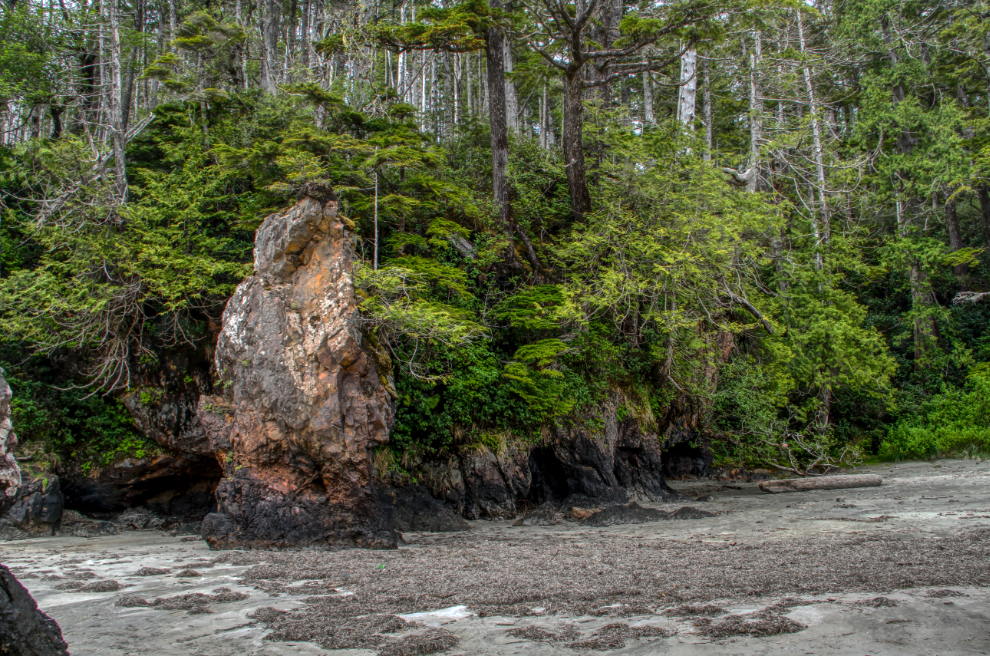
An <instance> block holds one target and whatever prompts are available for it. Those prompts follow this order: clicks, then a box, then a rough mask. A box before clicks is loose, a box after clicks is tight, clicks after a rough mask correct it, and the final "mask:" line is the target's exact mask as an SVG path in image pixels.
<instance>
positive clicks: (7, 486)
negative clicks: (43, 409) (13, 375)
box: [0, 371, 21, 516]
mask: <svg viewBox="0 0 990 656" xmlns="http://www.w3.org/2000/svg"><path fill="white" fill-rule="evenodd" d="M12 398H13V393H12V392H11V391H10V385H8V384H7V381H6V380H4V378H3V372H2V371H0V516H2V515H3V514H4V513H5V512H6V511H7V510H8V509H9V508H10V506H11V505H13V503H14V498H15V497H16V496H17V491H18V490H19V489H20V487H21V470H20V468H19V467H18V466H17V460H16V459H15V458H14V449H16V448H17V436H16V435H15V434H14V426H13V424H12V423H11V421H10V400H11V399H12Z"/></svg>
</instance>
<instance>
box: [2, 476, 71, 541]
mask: <svg viewBox="0 0 990 656" xmlns="http://www.w3.org/2000/svg"><path fill="white" fill-rule="evenodd" d="M64 508H65V497H64V496H63V495H62V487H61V484H60V482H59V478H58V476H50V477H48V478H36V479H33V480H30V481H26V482H25V483H23V484H22V485H21V488H20V490H19V491H18V493H17V496H16V497H15V499H14V504H13V505H12V506H11V507H10V510H8V511H7V514H6V515H5V516H4V518H3V520H0V521H2V522H4V523H8V522H9V524H10V525H12V526H13V527H15V528H16V529H18V530H19V531H22V532H24V533H26V534H28V535H54V534H55V531H57V530H58V528H59V526H61V524H62V510H63V509H64Z"/></svg>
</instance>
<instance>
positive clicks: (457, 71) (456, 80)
mask: <svg viewBox="0 0 990 656" xmlns="http://www.w3.org/2000/svg"><path fill="white" fill-rule="evenodd" d="M450 57H451V58H453V60H454V61H453V78H452V79H451V81H450V90H451V92H452V94H453V97H454V106H453V107H452V108H451V111H452V114H453V115H452V116H451V118H452V119H453V123H454V125H455V126H456V125H458V124H459V123H460V110H461V89H460V86H461V80H462V79H463V67H462V66H461V55H460V53H454V54H452V55H450Z"/></svg>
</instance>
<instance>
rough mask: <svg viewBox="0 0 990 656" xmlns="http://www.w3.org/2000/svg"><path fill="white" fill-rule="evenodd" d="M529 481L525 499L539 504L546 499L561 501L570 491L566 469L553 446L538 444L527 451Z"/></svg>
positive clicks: (555, 501)
mask: <svg viewBox="0 0 990 656" xmlns="http://www.w3.org/2000/svg"><path fill="white" fill-rule="evenodd" d="M529 471H530V475H531V477H532V478H531V479H530V480H531V482H530V485H529V494H528V495H526V500H527V501H529V502H531V503H533V504H536V505H540V504H542V503H545V502H547V501H552V502H554V503H561V502H562V501H563V500H564V499H566V498H567V496H568V495H569V494H570V493H571V489H570V486H569V485H568V483H567V470H566V469H565V468H564V465H563V463H561V462H560V460H559V459H558V458H557V455H556V454H555V453H554V450H553V447H549V446H538V447H536V448H535V449H533V450H532V451H530V453H529Z"/></svg>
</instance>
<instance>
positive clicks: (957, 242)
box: [945, 190, 969, 291]
mask: <svg viewBox="0 0 990 656" xmlns="http://www.w3.org/2000/svg"><path fill="white" fill-rule="evenodd" d="M945 194H946V198H945V225H946V227H947V228H948V230H949V250H951V251H952V252H953V253H955V252H956V251H958V250H961V249H962V248H963V246H964V245H965V244H963V239H962V233H961V232H960V230H959V217H958V215H957V214H956V201H955V199H954V198H950V194H949V192H948V190H946V192H945ZM968 271H969V267H968V266H967V265H965V264H956V265H955V266H953V267H952V272H953V273H954V274H955V275H956V280H958V281H959V289H960V290H962V291H965V290H966V287H967V273H968Z"/></svg>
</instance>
